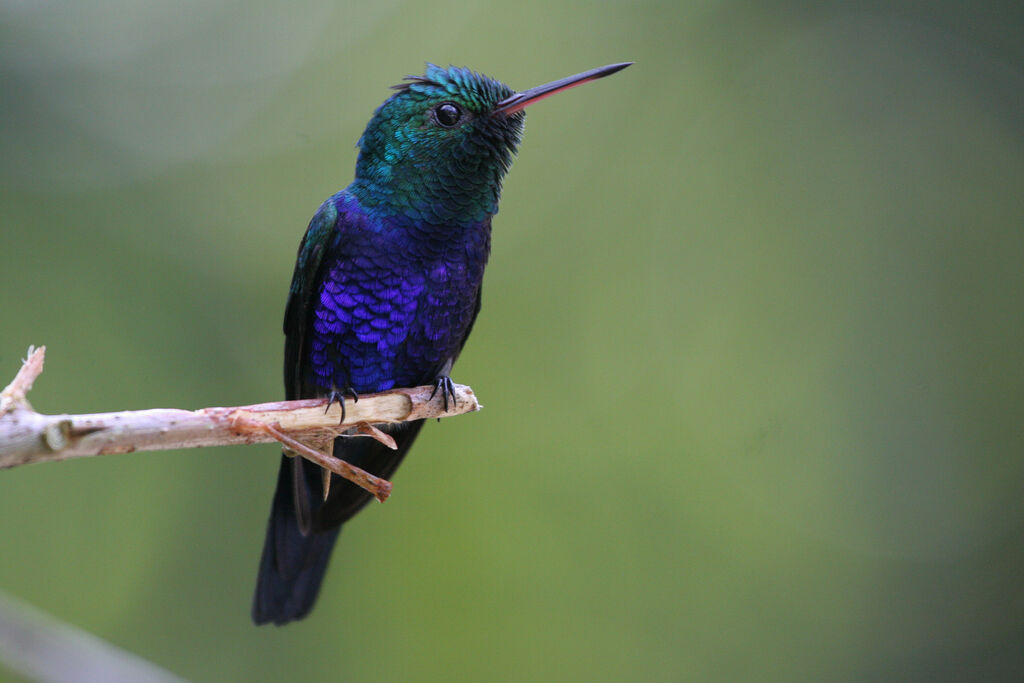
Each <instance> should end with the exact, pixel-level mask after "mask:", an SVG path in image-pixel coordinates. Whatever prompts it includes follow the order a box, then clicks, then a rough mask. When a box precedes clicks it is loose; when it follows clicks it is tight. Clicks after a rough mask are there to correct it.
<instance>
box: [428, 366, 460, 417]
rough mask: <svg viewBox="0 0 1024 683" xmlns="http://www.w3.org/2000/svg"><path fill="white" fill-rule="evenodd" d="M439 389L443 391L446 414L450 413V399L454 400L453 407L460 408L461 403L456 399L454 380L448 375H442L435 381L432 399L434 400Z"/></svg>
mask: <svg viewBox="0 0 1024 683" xmlns="http://www.w3.org/2000/svg"><path fill="white" fill-rule="evenodd" d="M438 389H440V390H441V397H442V398H443V399H444V412H446V413H447V412H448V397H449V396H451V398H452V405H453V406H456V407H458V405H459V402H458V400H457V399H456V398H455V383H454V382H452V378H451V377H449V376H448V375H441V376H440V377H438V378H437V379H436V380H435V381H434V390H433V391H431V392H430V398H431V399H433V398H434V394H436V393H437V391H438Z"/></svg>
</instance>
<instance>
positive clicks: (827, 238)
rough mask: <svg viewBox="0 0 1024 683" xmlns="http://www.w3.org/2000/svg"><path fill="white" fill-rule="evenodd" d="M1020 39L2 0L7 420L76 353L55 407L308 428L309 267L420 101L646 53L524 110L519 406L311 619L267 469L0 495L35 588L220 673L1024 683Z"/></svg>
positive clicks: (6, 553)
mask: <svg viewBox="0 0 1024 683" xmlns="http://www.w3.org/2000/svg"><path fill="white" fill-rule="evenodd" d="M1022 31H1024V5H1021V4H1020V3H1019V2H1005V3H998V2H975V3H956V2H927V3H925V2H908V3H891V2H854V3H847V2H844V3H838V2H824V3H821V2H814V3H811V2H764V3H738V2H727V1H719V0H704V1H703V2H679V1H676V2H662V3H657V2H647V3H640V2H601V3H583V2H570V1H561V0H545V1H544V2H529V1H526V2H516V3H509V2H494V1H485V2H480V3H474V4H472V5H469V6H467V5H466V4H465V3H461V2H443V1H442V2H431V3H413V2H399V1H394V0H377V1H376V2H374V3H336V2H326V1H320V2H317V1H316V0H314V1H312V2H306V3H301V4H295V3H290V2H289V3H285V2H269V1H266V0H264V1H261V2H245V3H243V2H228V1H220V2H210V1H208V0H203V1H202V2H198V1H190V2H171V3H168V2H164V1H160V2H157V1H155V0H144V1H142V2H140V1H138V0H130V1H129V0H112V1H109V2H104V3H64V2H41V3H36V2H25V1H23V0H0V83H2V91H0V272H2V282H3V285H2V287H0V375H2V377H0V384H2V383H5V382H6V381H7V379H8V377H10V376H13V374H14V372H15V370H16V369H17V367H18V365H19V360H20V358H22V357H23V356H24V353H25V349H26V348H27V347H28V345H29V344H46V345H47V347H48V350H49V355H48V358H47V365H46V371H45V372H44V374H43V376H42V378H41V379H40V381H39V382H38V383H37V385H36V388H35V390H34V391H33V393H32V395H31V400H32V402H33V404H34V406H35V407H36V408H37V409H38V410H40V411H42V412H55V413H59V412H95V411H105V410H117V409H129V408H148V407H186V408H200V407H204V406H210V405H236V404H244V403H251V402H258V401H263V400H272V399H276V398H278V397H280V396H281V395H282V387H281V379H280V377H281V370H280V365H281V353H282V343H283V337H282V335H281V330H280V327H281V318H282V312H283V307H284V301H285V293H286V290H287V286H288V282H289V278H290V276H291V270H292V265H293V258H294V254H295V250H296V247H297V245H298V241H299V239H300V237H301V235H302V233H303V230H304V229H305V225H306V222H307V221H308V219H309V217H310V216H311V215H312V213H313V212H314V210H315V209H316V207H317V205H318V204H319V203H320V201H322V200H323V199H324V198H325V197H327V196H328V195H330V194H331V193H333V192H334V191H336V190H337V189H340V188H341V187H343V186H344V185H346V184H347V183H348V182H349V181H350V180H351V176H352V169H353V166H354V163H355V155H356V150H355V142H356V140H357V139H358V137H359V134H360V133H361V131H362V128H363V126H364V124H365V123H366V121H367V120H368V118H369V116H370V114H371V112H372V111H373V109H374V108H375V107H376V106H377V105H378V104H379V103H380V102H381V101H382V100H383V99H384V98H385V97H386V96H387V95H388V94H389V92H390V91H389V90H388V86H390V85H392V84H394V83H397V82H398V81H399V80H400V79H401V77H402V76H404V75H405V74H409V73H418V72H420V71H421V69H422V64H423V62H424V61H427V60H430V61H434V62H437V63H440V64H449V63H453V64H457V65H466V66H471V67H473V68H475V69H477V70H480V71H482V72H484V73H487V74H489V75H492V76H494V77H496V78H499V79H501V80H504V81H506V82H507V83H509V84H510V85H512V86H513V87H516V88H524V87H528V86H532V85H535V84H538V83H541V82H544V81H548V80H551V79H554V78H558V77H561V76H565V75H568V74H571V73H575V72H577V71H581V70H583V69H587V68H590V67H594V66H598V65H602V64H606V63H610V62H616V61H623V60H635V61H636V65H635V66H633V67H632V68H630V69H629V70H627V71H624V72H622V73H621V74H618V75H616V76H614V77H612V78H610V79H608V80H605V81H601V82H598V83H594V84H591V85H587V86H585V87H584V88H581V89H579V90H574V91H572V92H571V93H567V94H565V95H562V96H559V97H558V98H554V99H551V100H547V101H545V102H544V103H542V104H540V105H537V106H536V107H533V108H531V109H530V113H529V117H528V125H527V132H526V137H525V142H524V144H523V146H522V149H521V153H520V158H519V160H518V161H517V162H516V164H515V167H514V168H513V170H512V172H511V174H510V176H509V178H508V180H507V183H506V185H505V191H504V196H503V202H502V208H501V213H500V214H499V216H498V217H497V218H496V221H495V226H494V251H493V256H492V260H491V264H490V267H489V270H488V273H487V278H486V283H485V288H484V289H485V294H484V302H485V304H484V309H483V313H482V315H481V317H480V319H479V320H478V322H477V326H476V328H475V330H474V333H473V337H472V339H471V341H470V343H469V345H468V347H467V350H466V352H465V353H464V355H463V357H462V359H461V360H460V362H459V365H458V366H457V367H456V371H455V373H454V377H455V379H456V380H457V381H460V382H463V383H466V384H470V385H472V386H473V388H474V389H475V390H476V392H477V393H478V394H479V396H480V397H481V399H482V401H483V403H484V404H485V405H486V409H485V410H484V411H483V412H481V413H479V414H476V415H472V416H466V417H458V418H453V419H450V420H445V421H443V422H441V423H440V424H430V425H428V426H427V428H426V429H425V430H424V433H423V435H422V436H421V438H420V441H419V442H418V444H417V446H416V448H415V449H414V451H413V453H412V455H411V457H410V458H409V459H408V460H407V462H406V464H405V465H404V466H403V468H402V469H401V470H400V472H399V473H398V476H397V477H396V480H395V484H396V487H395V494H394V496H393V497H392V499H391V500H390V501H389V502H388V503H387V504H386V505H383V506H374V507H372V508H370V509H369V510H367V511H366V512H364V513H363V514H362V515H361V516H360V517H359V518H358V519H357V520H356V521H355V522H354V523H352V524H351V525H349V526H348V527H346V530H345V533H344V534H343V536H342V538H341V542H340V544H339V546H338V549H337V552H336V553H335V556H334V559H333V562H332V566H331V569H330V571H329V574H328V577H327V580H326V583H325V586H324V591H323V594H322V595H321V599H320V602H319V604H318V606H317V608H316V610H315V612H314V613H313V615H312V616H311V617H310V618H309V619H307V620H306V621H304V622H302V623H298V624H293V625H290V626H288V627H286V628H283V629H279V628H273V627H270V628H268V627H263V628H256V627H254V626H252V625H251V623H250V622H249V616H248V612H249V605H250V598H251V591H252V588H253V581H254V577H255V572H256V566H257V560H258V557H259V553H260V546H261V543H262V541H263V533H264V524H265V520H266V515H267V513H268V510H269V503H270V497H271V493H272V489H273V484H274V479H275V473H276V469H277V459H278V453H277V451H276V450H275V449H274V448H273V447H271V446H269V445H268V446H259V447H249V448H230V449H229V448H224V449H220V450H202V451H180V452H167V453H151V454H137V455H123V456H110V457H104V458H94V459H87V460H85V461H79V462H67V463H62V464H55V465H39V466H31V467H24V468H18V469H15V470H10V471H4V472H0V587H2V589H3V590H4V591H6V592H7V593H9V594H11V595H14V596H17V597H18V598H19V599H21V600H24V601H26V602H29V603H31V604H34V605H36V606H37V607H39V608H41V609H43V610H45V611H47V612H49V613H51V614H53V615H54V616H56V617H58V618H60V619H62V620H65V621H67V622H69V623H72V624H75V625H77V626H79V627H81V628H83V629H86V630H88V631H90V632H92V633H94V634H96V635H98V636H100V637H102V638H104V639H106V640H109V641H110V642H112V643H115V644H117V645H119V646H120V647H123V648H125V649H127V650H130V651H132V652H135V653H137V654H138V655H140V656H142V657H145V658H147V659H149V660H152V661H153V662H156V663H157V664H159V665H161V666H163V667H165V668H167V669H169V670H171V671H173V672H175V673H177V674H178V675H180V676H183V677H186V678H189V679H194V680H198V681H222V680H247V681H274V680H370V679H378V680H456V679H471V680H737V679H740V680H743V679H745V680H836V679H846V680H851V679H852V680H858V679H859V680H879V679H903V680H905V679H908V678H909V679H960V680H963V679H965V678H969V677H974V676H985V677H989V678H993V677H994V678H1009V677H1014V676H1019V675H1022V673H1024V582H1022V580H1021V576H1022V571H1024V496H1022V486H1024V458H1022V455H1024V431H1022V426H1021V425H1022V418H1024V334H1022V333H1024V298H1022V293H1024V274H1022V273H1024V268H1022V262H1024V42H1022V41H1021V38H1020V37H1021V35H1022ZM0 667H2V664H0ZM5 675H6V674H4V673H3V672H2V669H0V678H2V677H3V676H5ZM12 675H13V674H12Z"/></svg>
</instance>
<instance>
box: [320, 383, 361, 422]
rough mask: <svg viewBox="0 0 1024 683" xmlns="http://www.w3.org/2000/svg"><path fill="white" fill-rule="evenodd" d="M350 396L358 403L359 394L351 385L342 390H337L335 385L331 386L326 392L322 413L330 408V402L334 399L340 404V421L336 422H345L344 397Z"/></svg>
mask: <svg viewBox="0 0 1024 683" xmlns="http://www.w3.org/2000/svg"><path fill="white" fill-rule="evenodd" d="M346 396H351V397H352V400H353V401H354V402H355V403H359V394H357V393H356V390H355V389H353V388H352V387H348V388H346V389H344V390H342V391H338V388H337V387H331V393H329V394H327V407H326V408H324V415H326V414H327V413H328V411H330V409H331V404H332V403H334V402H335V401H337V402H338V405H340V406H341V422H339V423H338V424H345V397H346Z"/></svg>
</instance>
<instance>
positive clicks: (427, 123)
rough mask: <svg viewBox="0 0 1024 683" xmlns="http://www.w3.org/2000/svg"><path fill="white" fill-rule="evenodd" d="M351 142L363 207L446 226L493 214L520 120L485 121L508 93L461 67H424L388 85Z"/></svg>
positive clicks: (519, 133) (522, 117)
mask: <svg viewBox="0 0 1024 683" xmlns="http://www.w3.org/2000/svg"><path fill="white" fill-rule="evenodd" d="M395 90H397V92H396V93H395V94H394V95H392V96H391V97H390V98H388V99H387V101H385V102H384V104H382V105H381V106H380V107H378V108H377V111H376V112H374V115H373V118H372V119H371V120H370V123H369V124H368V125H367V126H366V130H365V131H364V132H363V136H362V137H361V138H360V140H359V161H358V162H357V164H356V185H357V190H358V191H359V199H360V202H361V203H362V204H363V205H364V206H369V207H371V208H380V209H383V210H384V211H386V212H388V213H396V214H406V215H409V216H412V217H414V218H418V219H422V220H424V221H426V222H427V223H432V224H436V225H446V224H451V223H469V222H475V221H479V220H483V219H484V218H486V217H487V216H490V215H493V214H494V213H496V212H497V210H498V197H499V195H500V193H501V181H502V178H503V177H504V175H505V173H506V172H507V171H508V169H509V166H511V164H512V157H513V155H514V154H515V152H516V149H517V147H518V146H519V140H520V138H521V136H522V133H523V124H524V123H525V121H526V115H525V114H524V113H522V112H516V113H514V114H512V115H511V116H492V115H491V114H492V112H493V110H494V109H495V107H496V106H497V105H498V103H499V102H501V101H502V100H504V99H506V98H508V97H510V96H511V95H512V94H513V91H512V89H511V88H509V87H508V86H507V85H505V84H503V83H499V82H498V81H495V80H493V79H491V78H488V77H486V76H483V75H481V74H478V73H475V72H473V71H470V70H468V69H460V68H456V67H448V68H447V69H445V68H441V67H439V66H434V65H433V64H428V65H427V69H426V72H425V73H424V74H423V75H422V76H408V77H406V79H405V82H404V83H402V84H401V85H397V86H395Z"/></svg>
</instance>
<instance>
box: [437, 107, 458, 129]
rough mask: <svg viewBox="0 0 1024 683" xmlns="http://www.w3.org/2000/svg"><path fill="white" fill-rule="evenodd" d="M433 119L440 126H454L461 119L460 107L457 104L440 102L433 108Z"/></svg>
mask: <svg viewBox="0 0 1024 683" xmlns="http://www.w3.org/2000/svg"><path fill="white" fill-rule="evenodd" d="M434 120H436V121H437V123H438V124H439V125H440V126H441V127H442V128H454V127H455V126H456V125H458V123H459V121H461V120H462V109H460V108H459V106H458V105H457V104H452V103H451V102H442V103H441V104H439V105H437V107H436V108H435V109H434Z"/></svg>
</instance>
